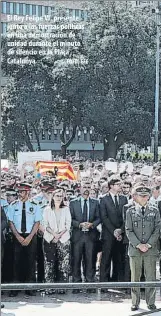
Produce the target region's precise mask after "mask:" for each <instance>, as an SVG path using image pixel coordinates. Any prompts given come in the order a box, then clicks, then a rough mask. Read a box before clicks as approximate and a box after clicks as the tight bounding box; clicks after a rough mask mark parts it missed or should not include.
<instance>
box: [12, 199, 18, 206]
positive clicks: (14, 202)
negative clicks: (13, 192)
mask: <svg viewBox="0 0 161 316" xmlns="http://www.w3.org/2000/svg"><path fill="white" fill-rule="evenodd" d="M17 202H18V200H15V201H13V202H11V204H10V205H14V204H16V203H17Z"/></svg>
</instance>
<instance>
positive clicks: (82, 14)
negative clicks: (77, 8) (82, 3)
mask: <svg viewBox="0 0 161 316" xmlns="http://www.w3.org/2000/svg"><path fill="white" fill-rule="evenodd" d="M81 19H82V20H84V11H83V10H81Z"/></svg>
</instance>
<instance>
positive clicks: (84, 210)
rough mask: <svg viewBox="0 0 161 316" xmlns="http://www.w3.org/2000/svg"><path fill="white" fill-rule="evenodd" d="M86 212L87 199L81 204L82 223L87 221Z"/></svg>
mask: <svg viewBox="0 0 161 316" xmlns="http://www.w3.org/2000/svg"><path fill="white" fill-rule="evenodd" d="M87 212H88V208H87V200H84V206H83V222H84V223H86V222H88V220H87Z"/></svg>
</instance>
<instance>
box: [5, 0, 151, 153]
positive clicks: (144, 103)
mask: <svg viewBox="0 0 161 316" xmlns="http://www.w3.org/2000/svg"><path fill="white" fill-rule="evenodd" d="M88 7H89V11H90V19H89V20H88V21H87V22H86V25H85V28H84V30H81V31H79V30H75V31H74V33H75V37H76V39H78V40H79V41H81V47H79V48H70V49H68V53H69V56H70V57H71V58H73V57H77V58H78V57H79V58H82V57H83V58H87V59H88V64H87V65H78V66H77V65H69V64H67V63H66V58H68V57H69V56H65V57H63V56H61V57H60V56H59V55H56V54H54V53H51V55H46V56H39V57H37V58H36V63H35V65H32V66H25V67H22V66H21V67H17V66H16V67H15V66H10V67H8V66H7V64H6V59H7V49H8V48H7V46H6V41H5V39H4V40H3V62H2V68H3V70H4V71H5V72H6V73H7V72H8V74H12V76H13V77H14V81H13V84H12V85H11V86H10V87H9V88H8V89H7V100H6V103H7V105H9V106H10V111H9V112H10V114H9V115H10V117H12V121H13V122H14V121H15V120H16V124H17V125H18V126H19V127H21V128H22V130H23V133H22V135H24V136H23V139H24V142H25V143H26V142H27V145H29V143H28V141H29V137H28V135H27V134H28V131H29V128H30V127H32V128H34V131H35V134H36V135H37V142H38V146H39V148H40V141H39V136H38V135H39V132H40V129H41V128H42V125H43V126H45V127H47V128H49V127H52V126H53V125H54V122H55V118H56V119H57V121H58V122H63V132H62V135H61V141H62V144H63V145H64V146H65V147H68V146H69V145H70V143H71V141H72V140H73V138H74V136H75V132H76V127H77V126H82V125H83V126H85V125H86V126H94V128H95V133H96V134H99V135H101V136H102V138H103V140H104V148H105V152H106V155H105V158H107V156H108V155H109V156H110V154H111V153H110V148H111V147H115V148H113V152H112V154H113V156H115V155H116V152H117V149H118V148H119V147H120V146H121V145H122V144H123V143H124V142H133V143H137V144H138V145H142V146H145V145H148V144H149V142H150V133H151V131H152V128H153V122H154V96H155V50H156V43H155V39H156V27H155V22H154V20H153V17H152V16H151V12H150V11H148V10H147V11H142V10H139V9H136V8H132V6H131V5H130V4H129V3H128V2H127V1H122V2H119V1H111V2H109V1H97V2H96V1H95V2H94V3H93V4H92V3H91V2H90V4H89V3H88ZM61 12H62V14H63V15H64V14H65V13H64V12H63V11H61ZM52 18H54V17H52ZM60 24H61V22H58V23H57V25H60ZM77 24H78V23H77ZM64 33H65V31H64ZM52 34H56V31H55V30H52ZM41 36H42V35H41V32H40V37H41ZM58 40H59V41H60V40H61V39H60V38H58ZM54 41H55V39H54V37H53V38H52V40H51V42H52V43H53V42H54ZM67 126H68V127H69V126H70V127H72V128H73V134H72V136H71V139H70V140H68V141H67V140H66V139H65V128H66V127H67ZM30 145H31V142H30ZM30 145H29V146H30ZM107 151H108V153H107Z"/></svg>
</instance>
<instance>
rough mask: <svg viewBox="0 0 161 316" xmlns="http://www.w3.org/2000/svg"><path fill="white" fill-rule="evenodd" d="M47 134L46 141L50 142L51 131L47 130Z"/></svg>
mask: <svg viewBox="0 0 161 316" xmlns="http://www.w3.org/2000/svg"><path fill="white" fill-rule="evenodd" d="M47 133H48V140H51V130H48V131H47Z"/></svg>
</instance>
